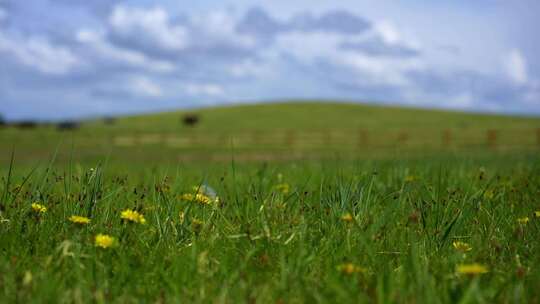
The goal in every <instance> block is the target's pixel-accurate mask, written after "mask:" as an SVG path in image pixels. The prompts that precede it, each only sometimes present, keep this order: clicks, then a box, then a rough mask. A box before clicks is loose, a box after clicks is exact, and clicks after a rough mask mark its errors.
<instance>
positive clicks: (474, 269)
mask: <svg viewBox="0 0 540 304" xmlns="http://www.w3.org/2000/svg"><path fill="white" fill-rule="evenodd" d="M456 272H457V273H459V274H468V275H476V274H482V273H486V272H488V269H487V267H486V266H484V265H480V264H478V263H473V264H461V265H458V266H457V267H456Z"/></svg>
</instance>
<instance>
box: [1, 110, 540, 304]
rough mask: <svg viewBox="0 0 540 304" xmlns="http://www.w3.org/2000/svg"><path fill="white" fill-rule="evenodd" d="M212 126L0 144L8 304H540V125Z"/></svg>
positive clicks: (237, 117)
mask: <svg viewBox="0 0 540 304" xmlns="http://www.w3.org/2000/svg"><path fill="white" fill-rule="evenodd" d="M197 113H198V114H199V115H200V117H201V122H200V124H198V125H196V126H194V127H186V126H182V124H181V123H180V117H181V115H182V113H180V112H175V113H164V114H155V115H145V116H133V117H126V118H121V119H118V120H117V121H115V122H114V124H110V122H109V123H105V122H103V121H101V120H92V121H87V122H84V123H83V124H82V125H81V128H80V129H77V130H73V131H57V130H56V129H55V128H54V127H53V126H43V127H38V128H35V129H32V130H19V129H14V128H7V129H3V130H0V136H1V139H2V141H1V142H0V152H1V154H0V162H1V164H2V168H1V169H0V173H1V174H2V177H1V178H2V179H1V183H0V302H7V303H18V302H22V303H27V302H30V303H50V302H63V303H73V302H75V303H87V302H96V303H109V302H112V303H140V302H158V303H166V302H173V303H176V302H187V303H192V302H193V303H199V302H203V303H208V302H212V303H214V302H215V303H314V302H315V303H329V302H330V303H456V302H459V303H508V302H512V303H536V302H539V301H540V291H539V290H538V288H537V286H539V284H540V269H539V267H538V265H540V253H539V243H538V241H537V240H538V238H539V236H540V201H539V199H538V197H539V193H540V158H539V157H538V151H539V150H540V149H539V148H540V141H537V140H539V139H538V137H537V136H538V133H537V130H538V128H540V119H538V118H527V117H512V116H495V115H481V114H464V113H458V112H444V111H427V110H416V109H403V108H384V107H374V106H361V105H351V104H342V105H335V104H324V103H293V104H271V105H259V106H247V105H246V106H237V107H223V108H212V109H206V110H199V111H197Z"/></svg>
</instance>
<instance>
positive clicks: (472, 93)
mask: <svg viewBox="0 0 540 304" xmlns="http://www.w3.org/2000/svg"><path fill="white" fill-rule="evenodd" d="M539 11H540V2H538V1H535V0H523V1H502V0H478V1H464V0H454V1H436V2H435V1H425V0H414V1H407V2H399V3H395V1H386V0H379V1H369V0H364V1H352V0H351V1H348V0H345V1H339V2H337V1H316V2H315V1H307V0H306V1H304V0H300V1H282V0H273V1H271V2H269V1H266V2H258V3H257V2H256V1H246V0H228V1H207V0H202V1H196V2H189V3H188V2H184V1H169V0H166V1H159V2H156V1H146V0H133V1H121V0H94V1H82V0H29V1H15V0H0V67H1V68H0V115H1V118H0V124H1V125H3V127H2V130H1V131H0V136H1V137H2V143H0V145H1V148H2V151H3V152H2V155H0V157H1V158H2V160H6V159H8V158H9V154H10V151H11V150H12V148H13V147H15V148H19V149H23V150H25V151H26V153H25V154H24V156H22V157H23V158H25V157H27V158H28V159H34V158H36V157H39V156H40V155H44V154H46V153H50V152H51V151H53V150H54V149H55V147H56V146H57V145H59V144H60V143H61V142H66V141H67V142H69V143H70V144H71V145H72V149H71V152H70V153H73V151H78V152H77V153H79V152H80V153H81V155H83V156H82V157H83V158H85V157H87V156H88V155H90V154H91V155H93V156H94V157H100V156H102V155H103V154H104V153H105V154H107V153H109V154H111V149H120V151H122V149H128V147H129V149H130V150H129V151H130V153H129V154H130V155H132V156H133V157H135V158H137V159H138V157H140V158H143V159H145V158H151V159H155V157H154V156H153V153H152V151H154V152H155V153H158V152H159V153H164V152H163V151H169V153H170V155H171V158H172V159H193V158H201V157H202V158H209V157H211V158H216V159H220V158H226V157H225V156H224V154H223V153H225V152H223V153H222V154H220V153H219V151H230V149H231V148H236V149H237V150H238V149H239V150H240V151H245V153H248V152H249V153H251V154H246V155H249V156H246V158H247V159H267V158H269V159H273V158H275V157H276V156H275V155H276V153H277V154H283V149H285V150H286V151H288V152H287V155H288V156H287V157H298V158H303V157H308V156H310V157H319V156H317V155H319V152H317V151H327V150H331V151H334V152H336V151H340V152H343V153H346V154H347V155H353V157H355V156H357V155H360V154H371V155H374V154H376V155H379V154H380V152H375V153H374V152H373V151H379V150H380V151H382V150H384V151H393V152H392V153H401V152H396V151H398V150H399V151H401V150H403V149H407V150H415V151H416V150H418V151H430V150H437V151H439V150H441V149H442V150H445V151H456V150H471V149H472V150H475V149H484V148H486V147H487V148H489V149H491V150H495V149H496V150H512V151H516V149H518V150H523V149H525V150H527V151H529V150H531V149H533V150H534V149H537V148H538V146H540V131H539V130H538V128H539V127H540V125H539V120H538V118H537V117H538V115H540V59H539V58H538V56H537V54H539V53H540V38H539V36H538V35H537V33H536V31H537V30H536V29H537V28H540V21H539V19H538V18H537V12H539ZM247 104H250V105H247ZM253 104H255V105H253ZM420 109H423V110H420ZM433 109H435V110H433ZM448 110H450V111H448ZM165 112H167V114H165ZM463 112H468V113H469V114H466V113H463ZM148 113H153V114H152V115H150V116H148V115H146V114H148ZM160 113H161V114H160ZM470 113H474V114H470ZM486 113H491V114H493V113H495V114H496V115H486ZM126 115H128V116H126ZM28 130H32V132H30V131H28ZM65 131H67V132H65ZM73 147H74V148H75V149H73ZM134 147H136V148H137V149H135V148H134ZM145 147H148V148H145ZM156 147H159V148H158V149H156ZM163 149H165V150H163ZM60 150H62V149H60ZM199 150H200V151H199ZM136 151H139V152H138V153H139V154H137V153H136ZM201 151H205V152H207V154H205V153H202V154H201ZM263 151H264V153H263ZM276 151H278V152H276ZM291 151H292V152H291ZM274 152H276V153H274ZM308 152H309V153H308ZM66 153H67V152H66ZM190 153H191V154H190ZM216 153H217V155H216ZM320 153H321V154H324V153H326V152H320ZM60 154H61V152H60ZM87 154H88V155H87ZM114 154H115V153H112V155H114ZM136 155H139V156H136ZM179 155H180V156H179ZM201 155H203V156H201ZM204 155H205V156H204ZM314 155H315V156H314ZM287 157H285V158H287Z"/></svg>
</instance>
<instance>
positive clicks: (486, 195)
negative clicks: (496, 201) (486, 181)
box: [484, 189, 495, 200]
mask: <svg viewBox="0 0 540 304" xmlns="http://www.w3.org/2000/svg"><path fill="white" fill-rule="evenodd" d="M494 196H495V193H494V192H493V190H491V189H489V190H487V191H486V192H484V198H485V199H488V200H490V199H492V198H493V197H494Z"/></svg>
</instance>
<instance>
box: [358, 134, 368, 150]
mask: <svg viewBox="0 0 540 304" xmlns="http://www.w3.org/2000/svg"><path fill="white" fill-rule="evenodd" d="M367 145H368V132H367V131H366V130H363V129H360V130H359V131H358V147H359V148H362V147H366V146H367Z"/></svg>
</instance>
